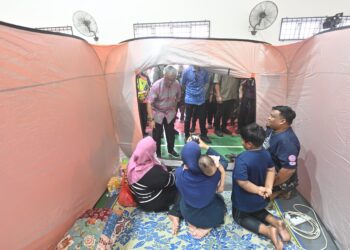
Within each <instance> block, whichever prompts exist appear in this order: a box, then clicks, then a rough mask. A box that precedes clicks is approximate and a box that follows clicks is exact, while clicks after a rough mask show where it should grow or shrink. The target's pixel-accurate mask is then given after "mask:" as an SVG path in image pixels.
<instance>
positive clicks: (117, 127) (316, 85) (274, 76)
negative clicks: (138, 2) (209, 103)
mask: <svg viewBox="0 0 350 250" xmlns="http://www.w3.org/2000/svg"><path fill="white" fill-rule="evenodd" d="M0 37H1V38H2V39H1V40H0V52H1V53H0V115H1V117H2V121H3V122H2V123H1V125H0V138H1V140H0V166H1V168H0V170H1V175H0V185H1V186H0V197H1V199H2V202H3V203H2V206H1V208H0V212H1V213H2V214H3V215H6V216H4V218H3V219H2V224H1V225H2V226H1V227H0V233H1V235H6V240H5V241H4V242H3V243H2V246H3V248H4V249H21V248H24V249H25V248H27V249H44V248H50V247H53V246H54V245H55V243H56V242H57V241H58V240H59V238H60V237H61V236H62V235H63V233H64V232H65V231H66V230H67V229H68V228H69V226H70V225H71V224H72V222H73V220H74V219H75V218H76V217H77V216H78V215H79V214H81V213H82V212H83V211H84V210H85V209H87V208H90V207H91V206H92V205H93V204H94V203H95V202H96V201H97V199H98V197H99V196H100V195H101V194H102V192H103V190H104V189H105V184H106V182H107V180H108V178H109V177H110V175H111V174H112V171H113V169H114V167H115V164H116V162H118V146H120V147H121V148H122V149H123V151H124V152H125V153H126V154H127V155H130V154H131V152H132V150H133V148H134V147H135V145H136V143H137V142H138V140H139V139H140V138H141V136H142V135H141V129H140V124H139V117H138V109H137V101H136V93H135V91H136V89H135V72H137V71H138V70H143V69H147V68H149V67H152V66H154V65H157V64H194V65H199V66H202V67H206V68H212V69H215V70H217V71H219V72H223V73H224V72H225V73H226V72H227V69H230V74H232V75H233V76H235V77H242V78H243V77H244V78H245V77H251V76H254V77H255V78H256V84H257V85H256V86H257V122H258V123H260V124H261V125H264V124H265V122H266V118H267V116H268V114H269V112H270V110H271V107H272V106H274V105H278V104H289V105H291V106H292V107H293V108H295V110H296V112H297V119H296V120H295V123H294V124H293V127H294V129H295V131H296V133H297V134H298V136H299V138H300V141H301V145H302V150H301V158H300V162H299V164H300V169H299V176H300V187H299V190H300V191H301V192H302V194H303V195H304V196H305V197H306V198H307V199H308V200H309V201H310V203H311V204H312V205H313V206H314V208H315V209H316V211H317V212H318V214H319V215H320V217H321V218H322V220H323V221H324V222H325V223H326V225H327V227H328V228H329V229H330V231H331V232H332V233H333V235H334V236H335V237H336V239H337V240H338V241H339V242H340V245H341V246H342V248H344V249H345V248H350V243H349V240H348V239H347V237H346V236H347V232H348V231H349V230H350V228H349V225H350V215H349V214H348V211H350V207H349V204H350V202H349V201H350V198H349V197H350V196H349V195H347V194H346V188H347V186H348V183H349V179H350V178H349V176H350V171H349V162H350V159H349V155H348V154H347V146H349V145H348V144H349V142H350V138H349V136H350V133H349V132H350V131H349V128H350V124H349V123H350V117H349V114H348V113H349V112H348V110H347V109H348V107H349V103H348V102H349V100H350V99H349V95H350V87H349V86H350V85H349V83H350V77H349V73H348V72H350V62H349V59H348V58H350V57H349V53H347V48H349V45H350V44H349V43H350V42H349V41H350V32H349V31H348V30H342V31H338V32H332V33H327V34H323V35H320V36H316V37H314V38H312V39H309V40H306V41H305V42H303V43H298V44H294V45H290V46H283V47H279V48H275V47H273V46H271V45H268V44H263V43H253V42H245V41H230V40H191V39H143V40H134V41H130V42H126V43H122V44H119V45H115V46H104V47H98V46H94V47H93V46H91V45H89V44H87V43H85V42H84V41H82V40H79V39H74V38H70V37H63V36H57V35H48V34H42V33H34V32H30V31H26V30H21V29H15V28H11V27H7V26H4V25H0ZM339 50H341V51H342V53H338V51H339ZM287 67H288V71H287ZM287 81H288V82H287ZM287 83H288V84H287ZM113 126H114V127H113ZM319 138H321V140H319Z"/></svg>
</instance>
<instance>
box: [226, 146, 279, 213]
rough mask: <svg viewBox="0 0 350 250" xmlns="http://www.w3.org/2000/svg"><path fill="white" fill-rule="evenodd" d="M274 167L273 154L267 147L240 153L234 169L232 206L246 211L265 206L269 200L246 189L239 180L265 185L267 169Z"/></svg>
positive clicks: (257, 209)
mask: <svg viewBox="0 0 350 250" xmlns="http://www.w3.org/2000/svg"><path fill="white" fill-rule="evenodd" d="M273 167H274V165H273V161H272V159H271V155H270V154H269V152H267V151H266V150H265V149H260V150H248V151H245V152H243V153H241V154H239V155H238V156H237V158H236V161H235V167H234V169H233V171H232V194H231V200H232V207H235V208H236V209H238V210H240V211H243V212H246V213H252V212H256V211H259V210H261V209H263V208H265V207H266V206H267V203H268V202H267V201H266V200H265V199H264V198H263V197H261V196H260V195H257V194H253V193H249V192H247V191H245V190H244V189H243V188H241V187H240V186H239V185H238V183H237V181H238V180H241V181H250V182H252V183H254V184H255V185H257V186H265V179H266V173H267V169H268V168H273Z"/></svg>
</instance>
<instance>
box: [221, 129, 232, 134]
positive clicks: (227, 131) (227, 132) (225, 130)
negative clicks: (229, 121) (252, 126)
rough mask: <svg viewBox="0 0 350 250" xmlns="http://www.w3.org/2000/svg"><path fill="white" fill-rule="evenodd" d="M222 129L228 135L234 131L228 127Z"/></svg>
mask: <svg viewBox="0 0 350 250" xmlns="http://www.w3.org/2000/svg"><path fill="white" fill-rule="evenodd" d="M221 131H222V132H223V133H225V134H227V135H232V132H231V131H230V130H228V129H227V128H223V129H222V130H221Z"/></svg>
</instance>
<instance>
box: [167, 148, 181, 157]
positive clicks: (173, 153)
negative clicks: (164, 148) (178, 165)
mask: <svg viewBox="0 0 350 250" xmlns="http://www.w3.org/2000/svg"><path fill="white" fill-rule="evenodd" d="M168 154H169V156H172V157H175V158H179V157H180V155H179V154H178V153H177V152H176V151H175V150H174V149H173V150H172V151H170V152H168Z"/></svg>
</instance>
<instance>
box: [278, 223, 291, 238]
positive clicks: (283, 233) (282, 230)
mask: <svg viewBox="0 0 350 250" xmlns="http://www.w3.org/2000/svg"><path fill="white" fill-rule="evenodd" d="M277 225H278V226H277V230H278V234H279V235H280V237H281V239H282V240H283V241H290V238H291V237H290V234H289V232H288V230H287V228H286V225H285V224H284V222H283V221H281V220H280V221H278V223H277Z"/></svg>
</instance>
